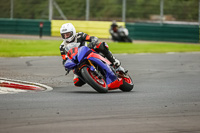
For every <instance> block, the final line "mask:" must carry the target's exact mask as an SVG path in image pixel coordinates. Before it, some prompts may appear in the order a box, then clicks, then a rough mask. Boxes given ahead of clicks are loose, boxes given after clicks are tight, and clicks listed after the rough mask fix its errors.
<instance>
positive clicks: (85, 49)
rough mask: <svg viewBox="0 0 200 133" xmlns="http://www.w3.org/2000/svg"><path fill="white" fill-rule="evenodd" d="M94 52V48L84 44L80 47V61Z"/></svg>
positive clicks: (78, 57) (78, 56)
mask: <svg viewBox="0 0 200 133" xmlns="http://www.w3.org/2000/svg"><path fill="white" fill-rule="evenodd" d="M91 52H92V50H91V49H90V48H88V47H86V46H82V47H80V48H79V49H78V55H77V59H78V62H82V61H83V60H84V59H86V58H87V56H88V55H89V54H90V53H91Z"/></svg>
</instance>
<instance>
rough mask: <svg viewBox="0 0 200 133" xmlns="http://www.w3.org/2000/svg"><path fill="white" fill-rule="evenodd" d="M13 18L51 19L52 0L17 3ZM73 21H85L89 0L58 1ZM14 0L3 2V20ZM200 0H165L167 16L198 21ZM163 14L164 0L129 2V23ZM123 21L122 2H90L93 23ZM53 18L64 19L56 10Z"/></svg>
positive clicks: (19, 0) (0, 15)
mask: <svg viewBox="0 0 200 133" xmlns="http://www.w3.org/2000/svg"><path fill="white" fill-rule="evenodd" d="M13 1H14V6H13V17H14V18H20V19H48V14H49V13H48V12H49V0H13ZM54 1H56V3H57V4H58V5H59V7H60V9H61V10H62V12H63V13H64V15H65V16H66V17H67V19H70V20H85V16H86V0H54ZM10 9H11V0H0V18H10ZM198 12H199V0H165V1H164V14H165V15H168V16H170V17H171V19H173V20H175V21H195V22H197V21H198ZM159 15H160V0H126V20H127V21H131V22H133V21H145V20H151V19H155V18H153V16H159ZM121 18H122V0H90V15H89V20H100V21H101V20H109V21H110V20H113V19H115V20H117V21H121ZM53 19H62V17H61V16H60V14H59V12H58V11H57V9H56V8H55V6H54V8H53Z"/></svg>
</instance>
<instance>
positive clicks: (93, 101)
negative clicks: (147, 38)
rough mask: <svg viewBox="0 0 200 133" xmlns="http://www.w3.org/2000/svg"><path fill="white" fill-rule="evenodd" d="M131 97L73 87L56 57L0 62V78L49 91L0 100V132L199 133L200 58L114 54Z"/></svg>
mask: <svg viewBox="0 0 200 133" xmlns="http://www.w3.org/2000/svg"><path fill="white" fill-rule="evenodd" d="M115 56H116V57H117V58H118V59H120V60H121V62H122V64H123V66H124V67H125V68H126V69H128V70H129V74H130V75H131V76H132V77H133V79H134V82H135V87H134V90H133V91H132V92H128V93H124V92H121V91H119V90H116V91H110V92H108V93H107V94H98V93H96V92H95V91H94V90H93V89H92V88H91V87H90V86H88V85H85V86H83V87H81V88H77V87H74V86H73V83H72V79H73V74H72V73H70V74H69V75H68V76H65V75H64V74H65V73H64V69H63V67H62V64H61V57H56V56H55V57H20V58H0V77H4V78H11V79H17V80H25V81H31V82H38V83H42V84H46V85H48V86H51V87H53V88H54V89H53V90H52V91H48V92H35V93H34V92H31V93H18V94H1V95H0V133H27V132H28V133H72V132H73V133H200V82H199V81H200V53H175V54H144V55H143V54H131V55H115Z"/></svg>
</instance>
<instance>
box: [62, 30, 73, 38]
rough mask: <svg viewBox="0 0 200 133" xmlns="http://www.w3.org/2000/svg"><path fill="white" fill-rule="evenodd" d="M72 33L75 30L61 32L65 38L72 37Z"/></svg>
mask: <svg viewBox="0 0 200 133" xmlns="http://www.w3.org/2000/svg"><path fill="white" fill-rule="evenodd" d="M72 35H73V32H66V33H62V34H61V36H62V38H63V39H67V38H70V37H71V36H72Z"/></svg>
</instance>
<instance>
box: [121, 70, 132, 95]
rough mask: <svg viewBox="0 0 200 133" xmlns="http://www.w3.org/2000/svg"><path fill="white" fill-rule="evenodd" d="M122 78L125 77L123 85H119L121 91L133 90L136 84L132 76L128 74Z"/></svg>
mask: <svg viewBox="0 0 200 133" xmlns="http://www.w3.org/2000/svg"><path fill="white" fill-rule="evenodd" d="M122 79H123V85H121V86H120V87H119V89H120V90H121V91H124V92H129V91H131V90H132V89H133V87H134V84H133V81H132V79H131V77H130V76H129V75H128V74H127V76H126V77H122Z"/></svg>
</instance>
